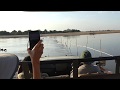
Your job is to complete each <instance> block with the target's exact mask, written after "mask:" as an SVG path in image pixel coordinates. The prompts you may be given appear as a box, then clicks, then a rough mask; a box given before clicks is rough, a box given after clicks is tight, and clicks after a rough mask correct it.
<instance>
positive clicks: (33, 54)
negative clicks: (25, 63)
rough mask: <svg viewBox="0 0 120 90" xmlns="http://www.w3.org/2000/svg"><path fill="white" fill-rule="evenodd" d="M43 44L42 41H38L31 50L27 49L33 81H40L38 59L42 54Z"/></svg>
mask: <svg viewBox="0 0 120 90" xmlns="http://www.w3.org/2000/svg"><path fill="white" fill-rule="evenodd" d="M43 49H44V47H43V44H42V41H39V42H38V43H37V44H36V45H35V46H34V48H33V49H32V50H30V49H27V51H28V54H29V55H30V58H31V62H32V69H33V79H40V78H41V77H40V76H41V73H40V61H39V60H40V58H41V56H42V54H43Z"/></svg>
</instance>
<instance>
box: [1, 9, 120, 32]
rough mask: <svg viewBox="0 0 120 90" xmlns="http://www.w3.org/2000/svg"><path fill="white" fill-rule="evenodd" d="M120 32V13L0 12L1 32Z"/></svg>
mask: <svg viewBox="0 0 120 90" xmlns="http://www.w3.org/2000/svg"><path fill="white" fill-rule="evenodd" d="M45 29H47V30H48V31H49V30H59V31H63V30H66V29H77V30H80V31H96V30H120V11H33V12H29V11H0V31H4V30H5V31H8V32H11V31H13V30H16V31H18V30H21V31H26V30H41V31H43V30H45Z"/></svg>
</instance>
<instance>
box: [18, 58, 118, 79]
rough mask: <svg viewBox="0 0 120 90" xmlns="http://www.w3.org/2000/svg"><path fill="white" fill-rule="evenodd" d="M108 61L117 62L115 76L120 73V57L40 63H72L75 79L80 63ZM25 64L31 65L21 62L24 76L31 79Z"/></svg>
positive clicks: (43, 62)
mask: <svg viewBox="0 0 120 90" xmlns="http://www.w3.org/2000/svg"><path fill="white" fill-rule="evenodd" d="M101 60H102V61H103V60H105V61H108V60H115V62H116V67H115V74H119V73H120V69H119V68H120V56H109V57H95V58H86V59H78V58H75V59H74V58H72V59H64V60H61V59H57V58H56V60H45V61H40V63H41V64H60V63H72V65H73V78H78V65H79V63H80V62H89V61H101ZM25 63H31V62H29V61H24V62H20V64H22V65H23V69H24V74H25V77H26V78H29V77H28V76H27V75H28V74H27V73H28V68H27V67H26V64H25Z"/></svg>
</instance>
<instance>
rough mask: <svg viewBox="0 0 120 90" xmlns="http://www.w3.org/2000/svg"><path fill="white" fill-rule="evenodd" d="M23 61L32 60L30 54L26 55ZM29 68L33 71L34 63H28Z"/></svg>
mask: <svg viewBox="0 0 120 90" xmlns="http://www.w3.org/2000/svg"><path fill="white" fill-rule="evenodd" d="M23 61H31V58H30V56H26V57H25V58H24V60H23ZM28 66H29V70H30V72H32V63H28Z"/></svg>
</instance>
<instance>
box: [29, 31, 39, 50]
mask: <svg viewBox="0 0 120 90" xmlns="http://www.w3.org/2000/svg"><path fill="white" fill-rule="evenodd" d="M39 40H40V32H39V31H38V30H35V31H29V46H30V50H32V48H33V47H34V46H35V45H36V44H37V43H38V41H39Z"/></svg>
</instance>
